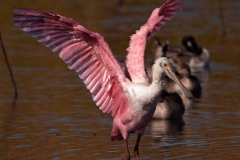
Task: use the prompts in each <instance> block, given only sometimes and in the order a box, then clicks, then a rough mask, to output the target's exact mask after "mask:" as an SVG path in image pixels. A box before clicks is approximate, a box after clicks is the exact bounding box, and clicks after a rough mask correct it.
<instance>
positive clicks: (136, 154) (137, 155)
mask: <svg viewBox="0 0 240 160" xmlns="http://www.w3.org/2000/svg"><path fill="white" fill-rule="evenodd" d="M134 154H135V157H136V160H139V152H138V150H134Z"/></svg>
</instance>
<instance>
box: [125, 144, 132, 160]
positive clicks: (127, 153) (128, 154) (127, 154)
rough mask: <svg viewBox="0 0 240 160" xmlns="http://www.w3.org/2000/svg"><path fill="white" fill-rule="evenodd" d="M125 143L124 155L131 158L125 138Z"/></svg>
mask: <svg viewBox="0 0 240 160" xmlns="http://www.w3.org/2000/svg"><path fill="white" fill-rule="evenodd" d="M125 145H126V156H127V160H130V159H131V156H130V153H129V149H128V140H125Z"/></svg>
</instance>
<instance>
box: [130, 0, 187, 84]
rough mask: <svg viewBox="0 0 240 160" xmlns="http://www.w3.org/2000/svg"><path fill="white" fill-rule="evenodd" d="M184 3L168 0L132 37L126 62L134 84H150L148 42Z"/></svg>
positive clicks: (154, 11)
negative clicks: (147, 69)
mask: <svg viewBox="0 0 240 160" xmlns="http://www.w3.org/2000/svg"><path fill="white" fill-rule="evenodd" d="M182 4H183V3H182V2H177V1H176V0H168V1H167V2H165V3H164V4H163V5H162V6H161V7H160V8H156V9H155V10H153V12H152V15H151V16H150V18H149V19H148V21H147V23H146V24H144V25H143V26H142V27H141V28H140V30H138V31H136V34H134V35H132V36H131V41H130V44H129V47H128V48H127V51H128V55H127V60H126V66H127V70H128V72H129V74H130V77H131V80H132V82H135V83H139V82H149V79H148V77H147V75H146V72H145V67H144V51H145V47H146V43H147V41H148V40H149V39H150V38H151V36H153V35H154V34H155V33H156V32H157V31H158V30H159V29H160V28H161V26H163V25H164V24H165V23H166V22H167V21H169V20H170V19H171V18H172V17H173V16H174V15H175V14H176V13H177V11H179V10H181V8H180V6H181V5H182Z"/></svg>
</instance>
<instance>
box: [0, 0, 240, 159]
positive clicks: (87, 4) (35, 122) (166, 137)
mask: <svg viewBox="0 0 240 160" xmlns="http://www.w3.org/2000/svg"><path fill="white" fill-rule="evenodd" d="M11 2H12V3H13V5H14V6H16V7H25V8H32V9H38V10H44V11H51V12H55V13H59V14H61V15H65V16H68V17H72V18H74V19H76V20H77V21H78V22H79V23H80V24H82V25H83V26H85V27H86V28H88V29H90V30H92V31H94V32H98V33H100V34H101V35H103V36H104V37H105V40H106V41H107V42H108V43H109V45H110V46H111V48H112V50H113V52H114V54H115V56H116V57H117V58H122V59H123V58H124V57H125V55H126V52H125V49H126V48H127V45H128V42H129V36H130V35H131V34H133V33H134V31H135V30H137V29H138V28H139V27H140V26H141V25H142V24H143V23H145V22H146V20H147V18H148V16H149V15H150V13H151V11H152V10H153V9H154V8H156V7H158V6H160V5H161V4H162V3H163V2H164V1H163V0H159V1H157V0H148V1H144V2H139V1H137V0H126V1H124V3H120V0H119V1H118V0H114V1H111V2H110V1H107V0H102V1H96V2H95V1H94V0H90V1H87V0H69V1H56V0H42V1H41V2H40V1H37V0H32V1H31V2H30V1H26V0H11ZM219 2H221V6H222V11H223V16H224V21H225V28H226V35H225V36H224V34H223V27H222V22H221V18H220V15H221V14H220V10H221V9H220V7H219V6H220V5H219ZM239 8H240V1H239V0H231V1H226V0H225V1H223V0H222V1H221V0H219V1H218V0H202V1H192V0H185V4H184V6H183V10H182V11H181V12H180V13H179V14H177V15H176V16H175V17H174V18H173V19H172V20H171V21H170V22H168V23H167V24H166V25H165V26H164V27H162V29H161V30H160V31H159V32H158V33H157V36H159V37H160V38H161V39H162V40H167V39H169V40H170V42H171V44H172V45H174V44H177V43H179V42H180V40H181V38H182V36H183V35H185V34H192V35H194V36H195V37H196V39H197V41H198V42H199V44H202V45H203V46H205V47H206V48H208V49H209V50H210V52H211V71H210V72H209V74H204V77H203V82H202V85H203V95H202V98H201V100H200V101H199V102H197V103H195V104H194V105H193V107H192V108H191V109H188V110H186V112H185V115H184V118H183V119H182V120H172V121H169V120H153V121H152V122H151V123H150V124H149V126H148V128H147V129H146V133H145V135H144V136H143V138H142V141H141V144H140V157H141V159H146V160H148V159H224V160H225V159H239V158H240V153H239V150H240V105H239V103H240V99H239V97H240V84H239V83H240V74H239V69H240V63H239V59H240V46H239V41H240V23H239V17H238V16H240V9H239ZM0 14H1V16H0V29H1V32H2V36H3V40H4V44H5V47H6V50H7V52H8V56H9V61H10V63H11V66H12V70H13V73H14V76H15V79H16V82H17V87H18V92H19V98H18V100H17V103H16V105H13V103H12V101H13V97H14V93H13V88H12V84H11V82H10V78H9V73H8V71H7V68H6V66H5V63H4V62H3V61H2V57H3V56H0V57H1V59H0V159H4V158H5V159H7V158H8V159H14V160H15V159H17V160H18V159H52V160H59V159H100V160H101V159H109V160H110V159H111V160H117V159H125V148H124V142H110V140H109V137H110V131H111V125H112V118H111V116H110V115H106V114H103V113H102V112H101V111H100V110H99V109H98V107H96V106H95V104H94V102H93V101H92V98H91V95H90V93H89V91H88V90H87V89H86V88H85V86H84V85H83V83H82V82H81V80H80V79H79V78H78V77H77V75H76V73H74V72H73V71H70V70H69V69H68V68H67V66H66V65H65V64H64V63H63V62H62V60H61V59H60V58H59V57H58V55H57V54H54V53H52V52H51V51H49V50H48V49H47V48H46V47H44V46H43V45H41V44H39V43H38V42H36V41H35V40H34V39H33V38H31V37H30V36H29V35H27V34H26V33H23V32H22V31H20V30H19V29H18V28H16V27H14V26H13V25H12V24H11V23H12V19H11V15H12V14H13V12H12V6H11V5H10V4H9V3H8V1H6V2H4V3H3V4H1V6H0ZM152 42H153V41H152V40H151V41H150V42H149V44H148V46H147V50H146V53H147V54H146V56H147V57H150V56H152V52H151V44H152ZM135 140H136V135H131V136H130V141H129V143H130V146H129V148H130V150H131V151H132V150H133V147H134V144H135ZM131 154H132V157H133V152H131Z"/></svg>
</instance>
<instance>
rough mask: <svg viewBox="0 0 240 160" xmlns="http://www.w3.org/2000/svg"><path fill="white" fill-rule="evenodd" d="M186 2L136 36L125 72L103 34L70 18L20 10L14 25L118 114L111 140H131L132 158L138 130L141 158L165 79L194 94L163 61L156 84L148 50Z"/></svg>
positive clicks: (167, 6)
mask: <svg viewBox="0 0 240 160" xmlns="http://www.w3.org/2000/svg"><path fill="white" fill-rule="evenodd" d="M181 5H182V3H181V2H177V1H175V0H167V2H166V3H164V4H163V5H162V6H161V7H159V8H156V9H155V10H154V11H153V12H152V14H151V16H150V18H149V19H148V21H147V23H146V24H144V25H143V26H142V27H141V28H140V30H138V31H136V34H134V35H132V36H131V41H130V44H129V47H128V49H127V51H128V54H127V60H126V70H125V72H124V71H123V70H122V69H121V67H120V65H119V63H118V62H117V60H116V59H115V58H114V56H113V54H112V51H111V49H110V48H109V46H108V44H107V43H106V42H105V40H104V39H103V37H102V36H100V35H99V34H98V33H94V32H92V31H89V30H88V29H86V28H84V27H83V26H81V25H80V24H78V23H77V22H76V21H75V20H73V19H71V18H66V17H64V16H60V15H57V14H54V13H50V12H41V11H36V10H29V9H15V10H14V11H15V12H16V13H17V14H16V15H14V16H13V18H14V19H15V21H14V25H16V26H19V27H20V28H21V29H22V30H23V31H25V32H27V33H29V34H30V35H31V36H33V37H34V38H35V39H36V40H38V41H39V42H41V43H43V44H44V45H46V46H47V47H49V48H50V49H51V50H52V51H54V52H60V55H59V56H60V58H61V59H62V60H63V61H64V62H65V63H67V65H68V67H69V68H70V69H73V70H75V71H76V72H77V74H78V75H79V77H80V78H81V79H82V80H83V82H84V83H85V85H86V87H87V88H88V89H89V91H90V92H91V93H92V96H93V100H94V101H95V103H96V105H97V106H99V108H100V109H101V110H102V111H103V112H104V113H109V114H111V115H112V116H113V128H112V133H111V140H112V141H114V140H123V139H124V140H125V144H126V152H127V155H128V159H130V154H129V150H128V136H129V134H130V133H134V132H138V138H137V142H136V145H135V148H134V153H135V156H136V158H137V159H138V146H139V143H140V138H141V136H142V135H143V133H144V131H145V128H146V126H147V124H148V123H149V122H150V120H151V119H152V116H153V113H154V111H155V107H156V101H157V97H158V95H159V93H160V91H161V90H162V84H163V83H162V81H163V79H162V77H163V75H164V74H165V73H166V74H167V75H168V76H169V77H170V78H171V79H174V80H175V81H176V83H178V84H179V85H180V88H181V90H182V92H183V93H184V95H185V96H186V97H188V98H191V97H192V95H191V93H190V92H189V91H188V90H187V89H186V88H185V87H184V86H183V85H182V84H181V83H180V82H179V81H178V79H177V77H176V75H175V74H174V72H173V70H172V67H171V63H170V62H169V61H168V60H167V59H166V58H159V59H157V60H156V61H155V63H154V65H153V74H152V76H153V79H154V80H153V81H152V83H150V81H149V79H148V76H147V74H146V72H145V69H144V51H145V47H146V43H147V41H148V40H149V39H150V38H151V36H152V35H154V33H155V32H156V31H158V30H159V29H160V27H161V26H162V25H163V24H165V23H166V21H168V20H170V19H171V18H172V17H173V16H174V15H175V14H176V12H177V11H179V10H180V6H181Z"/></svg>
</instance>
